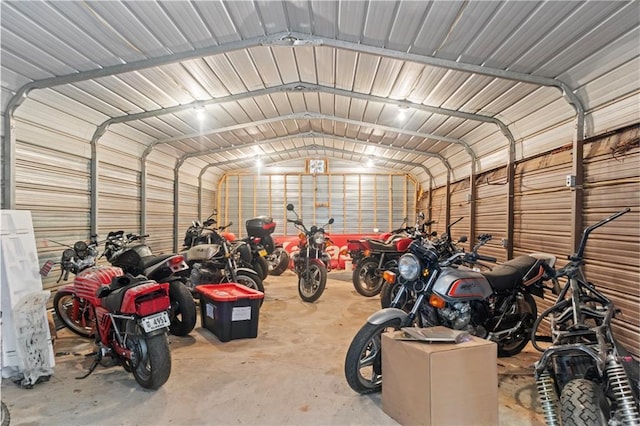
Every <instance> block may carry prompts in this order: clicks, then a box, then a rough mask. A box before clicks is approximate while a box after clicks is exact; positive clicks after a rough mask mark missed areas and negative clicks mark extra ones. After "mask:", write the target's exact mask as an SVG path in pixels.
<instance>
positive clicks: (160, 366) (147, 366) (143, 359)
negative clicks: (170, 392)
mask: <svg viewBox="0 0 640 426" xmlns="http://www.w3.org/2000/svg"><path fill="white" fill-rule="evenodd" d="M127 347H129V349H131V351H132V352H133V354H135V357H136V363H135V364H134V365H132V372H133V377H134V378H135V379H136V382H138V384H140V386H142V387H143V388H145V389H158V388H160V386H162V385H164V384H165V382H166V381H167V380H168V379H169V375H170V374H171V352H170V351H169V340H168V339H167V335H166V334H165V333H161V334H156V335H155V336H151V337H148V336H146V337H145V336H142V335H139V334H136V335H132V336H129V340H128V344H127Z"/></svg>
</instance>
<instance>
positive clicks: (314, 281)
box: [298, 259, 327, 303]
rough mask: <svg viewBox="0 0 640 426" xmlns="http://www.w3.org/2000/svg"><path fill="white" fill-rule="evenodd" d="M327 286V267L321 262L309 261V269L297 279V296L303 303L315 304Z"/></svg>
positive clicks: (316, 260)
mask: <svg viewBox="0 0 640 426" xmlns="http://www.w3.org/2000/svg"><path fill="white" fill-rule="evenodd" d="M326 285H327V267H326V266H324V263H322V261H321V260H318V259H312V260H310V261H309V269H308V270H307V271H302V273H301V274H300V275H299V277H298V294H299V295H300V298H301V299H302V300H303V301H305V302H310V303H311V302H315V301H316V300H318V299H319V298H320V296H322V293H323V292H324V288H325V286H326Z"/></svg>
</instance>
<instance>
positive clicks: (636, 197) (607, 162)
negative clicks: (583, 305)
mask: <svg viewBox="0 0 640 426" xmlns="http://www.w3.org/2000/svg"><path fill="white" fill-rule="evenodd" d="M639 145H640V130H639V127H638V126H636V127H634V128H632V129H628V130H627V131H625V132H623V133H620V134H615V135H612V136H610V137H605V138H602V139H600V140H597V141H593V142H591V143H589V144H586V145H585V155H584V156H585V163H584V167H585V178H584V188H585V197H584V216H583V221H584V222H583V223H584V226H585V227H586V226H588V225H592V224H594V223H596V222H598V221H599V220H601V219H603V218H605V217H607V216H609V215H611V214H613V213H615V212H616V211H618V210H622V209H623V208H625V207H629V208H631V212H629V213H627V214H625V215H624V216H622V217H620V218H618V219H616V220H614V221H612V222H609V223H608V224H606V225H605V226H603V227H602V228H600V229H598V230H596V231H594V232H593V233H592V234H591V236H590V237H589V242H588V244H587V248H586V250H585V258H586V266H585V273H586V275H587V279H588V280H589V281H591V282H592V283H593V284H595V285H596V288H598V289H600V290H602V291H603V292H604V293H605V294H606V295H607V297H610V298H611V299H612V300H613V302H614V303H615V305H616V306H617V307H618V308H619V309H621V310H622V314H621V315H619V316H618V317H617V318H616V319H615V320H614V321H615V324H614V325H615V328H614V331H615V332H616V337H618V338H619V339H620V341H621V342H622V343H623V344H625V345H626V346H628V347H630V348H635V350H634V352H635V353H636V354H638V353H640V314H639V313H640V285H639V284H638V283H639V279H640V178H639V177H638V176H639V172H638V170H639V168H640V147H639Z"/></svg>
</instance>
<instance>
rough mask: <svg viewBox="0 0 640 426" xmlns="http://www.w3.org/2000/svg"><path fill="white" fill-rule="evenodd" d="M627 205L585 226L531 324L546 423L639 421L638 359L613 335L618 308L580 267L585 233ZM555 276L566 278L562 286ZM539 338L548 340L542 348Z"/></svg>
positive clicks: (611, 218) (630, 422) (622, 423)
mask: <svg viewBox="0 0 640 426" xmlns="http://www.w3.org/2000/svg"><path fill="white" fill-rule="evenodd" d="M629 211H630V209H625V210H622V211H619V212H617V213H615V214H614V215H612V216H610V217H608V218H606V219H604V220H601V221H600V222H598V223H596V224H595V225H592V226H589V227H588V228H586V229H585V230H584V232H583V234H582V240H581V241H580V246H579V248H578V251H577V253H575V254H573V255H572V256H570V257H569V261H570V262H569V263H568V264H567V265H566V266H565V267H564V268H562V269H560V270H558V271H556V273H555V275H554V276H553V277H552V281H553V288H552V289H551V290H552V291H553V292H554V293H555V294H557V295H558V297H557V299H556V303H555V304H554V305H553V306H551V307H550V308H549V309H547V310H546V311H544V312H543V313H542V314H541V315H540V317H539V318H538V320H537V321H536V322H535V324H534V328H533V332H532V336H531V343H532V345H533V346H534V347H535V348H536V349H537V350H539V351H541V352H542V356H541V358H540V360H539V361H538V362H536V364H535V377H536V382H537V388H538V396H539V399H540V403H541V406H542V409H543V411H544V415H545V421H546V423H547V424H548V425H560V424H562V425H564V426H572V425H575V426H578V425H596V424H598V425H639V424H640V414H639V408H638V393H639V388H638V386H639V384H638V376H639V370H640V363H638V360H637V359H635V358H634V357H633V356H632V355H631V354H630V353H629V352H628V351H627V350H626V349H625V348H624V347H623V346H622V345H621V344H620V343H619V342H618V341H617V340H616V338H615V336H614V335H613V332H612V330H611V320H612V319H613V318H614V317H615V315H616V313H618V312H619V311H618V310H617V309H616V308H615V306H614V304H613V302H612V301H611V300H610V299H609V298H608V297H607V296H606V295H605V294H604V293H602V292H600V291H598V290H596V288H595V286H594V285H593V284H592V283H590V282H588V281H587V280H586V279H585V276H584V273H583V271H582V265H583V264H584V249H585V246H586V243H587V239H588V237H589V234H590V233H591V232H592V231H593V230H595V229H597V228H599V227H601V226H603V225H605V224H606V223H608V222H610V221H612V220H614V219H616V218H618V217H620V216H622V215H623V214H625V213H627V212H629ZM558 279H563V280H566V281H565V284H564V286H563V287H562V289H561V290H560V285H559V282H558ZM545 320H546V321H548V322H549V324H550V326H551V336H550V338H548V337H547V336H543V335H537V332H538V328H539V327H540V325H541V324H542V322H543V321H545ZM546 321H545V322H546ZM543 341H550V342H551V346H549V347H547V348H546V349H544V348H543V347H542V346H541V345H540V343H541V342H543Z"/></svg>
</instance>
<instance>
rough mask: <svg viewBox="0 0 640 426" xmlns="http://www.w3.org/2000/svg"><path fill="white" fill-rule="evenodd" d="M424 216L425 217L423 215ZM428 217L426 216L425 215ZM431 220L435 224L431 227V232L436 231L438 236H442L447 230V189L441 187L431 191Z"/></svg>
mask: <svg viewBox="0 0 640 426" xmlns="http://www.w3.org/2000/svg"><path fill="white" fill-rule="evenodd" d="M425 215H427V214H426V213H425ZM427 216H428V215H427ZM431 220H435V221H436V223H434V224H433V225H431V230H432V231H437V232H438V235H440V234H442V233H443V232H444V231H445V230H446V228H447V224H446V222H447V187H446V186H441V187H440V188H436V189H433V190H432V191H431Z"/></svg>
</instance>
